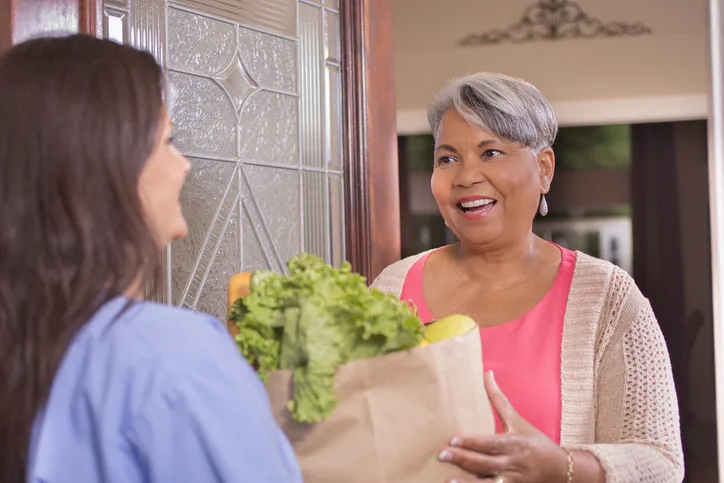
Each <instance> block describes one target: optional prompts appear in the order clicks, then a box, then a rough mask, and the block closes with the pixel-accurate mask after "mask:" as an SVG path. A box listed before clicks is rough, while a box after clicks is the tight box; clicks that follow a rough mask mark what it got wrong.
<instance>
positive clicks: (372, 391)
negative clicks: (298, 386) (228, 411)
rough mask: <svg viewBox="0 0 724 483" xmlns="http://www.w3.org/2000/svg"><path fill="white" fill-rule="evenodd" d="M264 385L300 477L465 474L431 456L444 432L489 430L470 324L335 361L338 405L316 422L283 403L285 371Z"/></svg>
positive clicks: (333, 482) (384, 479)
mask: <svg viewBox="0 0 724 483" xmlns="http://www.w3.org/2000/svg"><path fill="white" fill-rule="evenodd" d="M266 388H267V391H268V393H269V398H270V402H271V405H272V409H273V410H274V415H275V417H276V419H277V422H278V423H279V425H280V426H281V428H282V430H283V431H284V433H285V434H286V435H287V437H288V438H289V440H290V441H291V443H292V445H293V447H294V451H295V453H296V455H297V458H298V460H299V464H300V466H301V468H302V473H303V476H304V481H305V482H306V483H426V482H430V483H444V482H445V481H446V480H447V479H448V478H452V477H456V476H459V477H464V476H469V475H466V474H465V473H464V472H462V471H461V470H459V469H457V468H456V467H454V466H451V465H449V464H443V463H439V462H438V461H437V455H438V454H439V453H440V451H441V450H442V449H443V448H444V447H445V445H446V444H447V443H448V442H449V441H450V439H451V438H452V437H453V436H455V435H458V434H460V433H466V434H470V433H472V434H481V435H485V434H492V433H494V432H495V421H494V419H493V415H492V410H491V407H490V404H489V402H488V398H487V395H486V392H485V386H484V383H483V367H482V354H481V347H480V333H479V331H478V330H477V329H476V330H474V331H473V332H471V333H469V334H466V335H464V336H461V337H458V338H455V339H449V340H445V341H442V342H438V343H434V344H430V345H429V346H426V347H420V348H416V349H413V350H410V351H402V352H396V353H392V354H387V355H384V356H380V357H376V358H372V359H366V360H360V361H355V362H351V363H349V364H346V365H344V366H342V367H340V368H339V371H338V372H337V376H336V378H335V389H336V394H337V399H338V404H337V407H336V408H335V410H334V412H333V413H332V415H331V416H330V417H329V418H328V419H326V420H325V421H323V422H321V423H318V424H315V425H305V424H298V423H296V422H295V421H294V420H293V419H292V416H291V414H290V412H289V411H288V409H287V402H288V401H289V399H290V398H291V394H292V381H291V372H289V371H277V372H273V373H272V374H270V376H269V378H268V379H267V382H266Z"/></svg>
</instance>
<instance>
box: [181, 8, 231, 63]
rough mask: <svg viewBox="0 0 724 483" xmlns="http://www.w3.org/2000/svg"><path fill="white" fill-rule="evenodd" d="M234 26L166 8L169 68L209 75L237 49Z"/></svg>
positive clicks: (227, 60)
mask: <svg viewBox="0 0 724 483" xmlns="http://www.w3.org/2000/svg"><path fill="white" fill-rule="evenodd" d="M234 30H235V29H234V25H233V24H231V23H227V22H221V21H219V20H215V19H212V18H208V17H203V16H201V15H194V14H192V13H188V12H185V11H183V10H179V9H176V8H169V9H168V67H169V68H171V69H176V70H180V71H185V72H188V73H191V74H199V75H205V76H212V75H214V74H216V73H217V72H221V71H222V70H223V69H224V66H225V65H226V64H227V63H228V62H229V59H231V58H232V57H233V55H234V51H235V50H236V33H235V31H234Z"/></svg>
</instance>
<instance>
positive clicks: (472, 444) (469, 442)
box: [450, 434, 520, 456]
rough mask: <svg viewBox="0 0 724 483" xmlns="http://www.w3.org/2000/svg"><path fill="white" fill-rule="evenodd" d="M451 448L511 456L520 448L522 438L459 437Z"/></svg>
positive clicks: (454, 439) (453, 440) (499, 435)
mask: <svg viewBox="0 0 724 483" xmlns="http://www.w3.org/2000/svg"><path fill="white" fill-rule="evenodd" d="M450 446H453V447H456V448H462V449H466V450H469V451H474V452H476V453H482V454H486V455H491V456H499V455H506V454H507V455H509V454H511V453H514V452H515V450H517V449H518V447H519V446H520V437H518V436H517V435H513V434H497V435H493V436H457V437H455V438H453V439H452V441H450Z"/></svg>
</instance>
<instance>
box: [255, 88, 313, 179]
mask: <svg viewBox="0 0 724 483" xmlns="http://www.w3.org/2000/svg"><path fill="white" fill-rule="evenodd" d="M298 125H299V121H298V113H297V98H296V97H293V96H287V95H284V94H277V93H275V92H259V93H256V94H254V95H253V96H251V98H250V99H249V100H248V102H247V103H246V105H245V106H244V109H243V111H242V113H241V159H243V160H244V161H246V162H253V163H261V164H267V163H270V164H289V165H295V166H296V165H298V164H299V150H298V149H299V130H298Z"/></svg>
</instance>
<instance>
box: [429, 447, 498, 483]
mask: <svg viewBox="0 0 724 483" xmlns="http://www.w3.org/2000/svg"><path fill="white" fill-rule="evenodd" d="M439 459H440V461H443V462H445V463H450V464H453V465H455V466H458V467H460V468H461V469H462V470H464V471H467V472H468V473H470V474H472V475H476V476H478V477H488V476H492V477H494V476H495V475H497V474H499V473H502V472H503V471H504V470H505V469H506V468H507V466H508V459H509V458H508V457H507V456H506V455H488V454H482V453H478V452H475V451H471V450H467V449H464V448H460V447H452V446H451V447H448V448H446V449H444V450H443V451H442V452H441V453H440V456H439Z"/></svg>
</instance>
